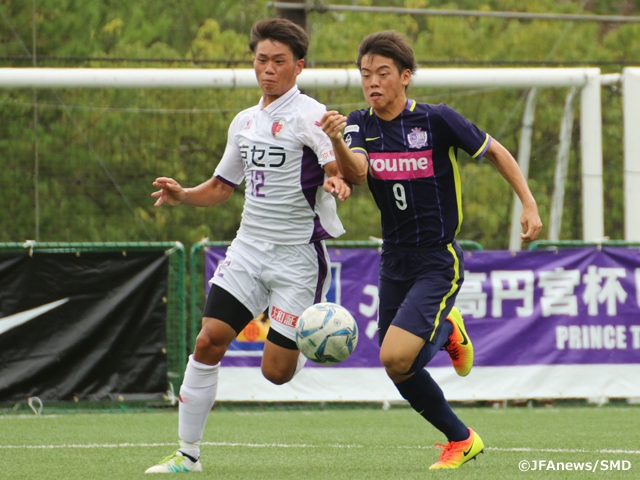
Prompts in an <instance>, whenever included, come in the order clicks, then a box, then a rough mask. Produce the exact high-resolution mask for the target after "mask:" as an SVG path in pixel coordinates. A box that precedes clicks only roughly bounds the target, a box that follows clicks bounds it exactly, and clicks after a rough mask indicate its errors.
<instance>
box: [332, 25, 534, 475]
mask: <svg viewBox="0 0 640 480" xmlns="http://www.w3.org/2000/svg"><path fill="white" fill-rule="evenodd" d="M357 65H358V68H359V69H360V73H361V76H362V89H363V92H364V96H365V100H366V101H367V103H369V105H370V107H369V108H365V109H362V110H356V111H353V112H351V113H350V114H349V116H348V118H346V117H344V116H343V115H341V114H340V113H338V112H336V111H329V112H327V113H326V114H325V115H324V117H323V119H322V128H323V130H324V132H325V133H326V134H327V135H328V136H329V137H330V138H331V141H332V144H333V147H334V152H335V155H336V160H337V163H338V167H339V170H340V172H341V173H342V175H343V176H344V178H345V179H347V180H348V181H350V182H352V183H353V184H358V185H359V184H361V183H363V182H364V180H365V179H366V180H367V182H368V184H369V188H370V190H371V193H372V195H373V197H374V199H375V201H376V204H377V205H378V208H379V209H380V213H381V218H382V236H383V246H382V256H381V259H380V273H379V299H380V303H379V312H378V334H379V342H380V360H381V362H382V364H383V365H384V367H385V369H386V372H387V374H388V376H389V378H390V379H391V380H392V381H393V382H394V384H395V386H396V388H397V389H398V391H399V392H400V394H401V395H402V397H403V398H405V399H406V400H407V401H408V402H409V404H410V405H411V407H413V408H414V409H415V410H416V411H417V412H418V413H419V414H420V415H422V416H423V417H424V418H425V419H426V420H427V421H428V422H430V423H431V424H432V425H433V426H434V427H436V428H437V429H438V430H440V431H441V432H442V433H443V434H444V435H445V436H446V437H447V441H448V443H447V444H446V445H440V446H441V448H442V452H441V454H440V458H439V460H438V462H436V463H434V464H433V465H431V467H430V469H441V468H458V467H460V466H461V465H462V464H464V463H465V462H467V461H469V460H471V459H472V458H475V457H476V456H477V455H478V454H479V453H481V452H482V451H483V449H484V444H483V442H482V439H481V438H480V436H479V435H478V434H477V433H476V432H474V431H473V430H472V429H470V428H468V427H467V426H466V425H465V424H464V423H463V422H462V421H461V420H460V419H459V418H458V417H457V416H456V414H455V413H454V412H453V410H452V409H451V407H450V406H449V404H448V403H447V401H446V399H445V397H444V394H443V392H442V390H441V389H440V387H439V386H438V384H437V383H436V382H435V381H434V380H433V378H432V377H431V376H430V375H429V373H428V372H427V370H425V369H424V367H425V366H426V365H427V363H428V362H429V361H430V360H431V359H432V358H433V356H434V355H435V354H436V353H437V352H438V350H441V349H444V350H446V351H447V352H448V353H449V356H450V358H451V362H452V364H453V366H454V368H455V370H456V372H457V373H458V374H459V375H461V376H465V375H467V374H468V373H469V372H470V370H471V367H472V366H473V346H472V343H471V340H470V339H469V337H468V335H467V333H466V330H465V327H464V321H463V319H462V316H461V315H460V312H459V311H458V309H457V308H455V307H454V303H455V299H456V295H457V294H458V292H459V290H460V286H461V285H462V282H463V280H464V265H463V255H462V250H461V249H460V247H459V245H458V244H457V243H456V240H455V236H456V234H457V233H458V232H459V231H460V225H461V222H462V204H461V185H460V176H459V172H458V166H457V153H458V149H462V150H464V151H465V152H467V153H468V154H469V155H470V156H471V157H472V158H474V159H478V158H480V157H483V156H484V157H485V158H488V159H489V161H491V163H493V164H494V165H495V166H496V168H497V169H498V171H499V172H500V173H501V175H502V176H503V177H504V178H505V179H506V180H507V181H508V182H509V184H510V185H511V187H512V188H513V189H514V190H515V192H516V193H517V195H518V196H519V198H520V200H521V201H522V204H523V213H522V216H521V219H520V220H521V223H522V226H523V230H524V233H522V234H521V238H522V240H523V241H524V242H529V241H533V240H535V239H536V237H537V236H538V234H539V232H540V229H541V228H542V222H541V221H540V217H539V215H538V207H537V204H536V201H535V199H534V197H533V195H532V194H531V192H530V190H529V187H528V185H527V182H526V180H525V178H524V176H523V175H522V172H521V171H520V169H519V167H518V164H517V162H516V161H515V159H514V158H513V157H512V156H511V154H510V153H509V152H508V150H507V149H505V148H504V147H503V146H502V145H501V144H500V143H499V142H498V141H497V140H496V139H494V138H492V137H491V136H489V135H488V134H486V133H485V132H483V131H482V130H480V129H479V128H478V127H476V126H475V125H473V124H472V123H470V122H469V121H468V120H466V119H465V118H464V117H463V116H462V115H460V114H459V113H457V112H456V111H455V110H453V109H451V108H449V107H447V106H446V105H444V104H440V105H430V104H424V103H418V102H416V101H415V100H411V99H408V98H407V95H406V89H407V87H408V86H409V84H410V82H411V76H412V75H413V74H414V73H415V71H416V69H417V64H416V61H415V58H414V55H413V51H412V50H411V47H410V46H409V45H408V43H407V42H406V40H405V39H404V37H402V36H401V35H400V34H398V33H397V32H395V31H383V32H377V33H373V34H371V35H369V36H367V37H366V38H365V39H364V40H363V41H362V42H361V44H360V46H359V48H358V60H357ZM342 130H344V133H342Z"/></svg>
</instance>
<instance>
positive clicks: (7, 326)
mask: <svg viewBox="0 0 640 480" xmlns="http://www.w3.org/2000/svg"><path fill="white" fill-rule="evenodd" d="M68 301H69V298H68V297H67V298H63V299H62V300H57V301H55V302H51V303H47V304H46V305H41V306H39V307H36V308H32V309H31V310H26V311H24V312H20V313H14V314H13V315H9V316H8V317H4V318H0V335H2V334H3V333H5V332H8V331H9V330H11V329H13V328H16V327H19V326H20V325H24V324H25V323H27V322H28V321H29V320H33V319H34V318H36V317H39V316H40V315H42V314H43V313H47V312H48V311H49V310H53V309H54V308H57V307H59V306H60V305H62V304H64V303H67V302H68Z"/></svg>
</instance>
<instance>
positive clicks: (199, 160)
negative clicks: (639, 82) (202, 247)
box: [0, 0, 640, 248]
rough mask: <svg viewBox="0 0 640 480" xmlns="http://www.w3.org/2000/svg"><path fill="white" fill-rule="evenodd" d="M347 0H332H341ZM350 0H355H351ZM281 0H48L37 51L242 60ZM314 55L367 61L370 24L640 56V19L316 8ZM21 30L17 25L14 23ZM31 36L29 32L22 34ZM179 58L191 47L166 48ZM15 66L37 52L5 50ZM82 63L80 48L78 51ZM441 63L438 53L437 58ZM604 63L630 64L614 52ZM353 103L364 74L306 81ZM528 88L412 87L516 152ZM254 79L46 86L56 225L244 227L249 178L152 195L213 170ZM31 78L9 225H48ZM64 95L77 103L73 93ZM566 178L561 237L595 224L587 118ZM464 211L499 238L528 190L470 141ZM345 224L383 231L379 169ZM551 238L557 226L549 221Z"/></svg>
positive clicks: (48, 196)
mask: <svg viewBox="0 0 640 480" xmlns="http://www.w3.org/2000/svg"><path fill="white" fill-rule="evenodd" d="M332 3H333V2H332ZM342 3H347V2H342ZM356 3H358V4H359V5H378V6H394V7H409V8H434V9H468V10H487V11H505V10H506V11H509V10H511V11H528V12H546V13H548V12H556V13H584V14H627V15H628V14H635V15H637V14H638V11H639V10H640V7H638V5H637V2H622V1H618V0H596V1H589V2H587V3H584V1H583V0H561V1H558V0H535V1H530V2H521V1H518V0H484V1H483V2H478V1H476V0H457V1H455V2H453V1H447V0H393V1H382V0H381V1H376V0H370V1H365V0H361V1H359V2H356ZM266 5H267V1H266V0H259V1H249V0H240V1H216V2H211V1H208V0H206V1H205V0H193V1H189V2H184V1H182V0H169V1H166V2H157V1H155V0H133V1H132V0H110V1H105V2H87V1H82V0H37V1H36V17H35V18H36V32H37V47H38V48H37V52H38V56H46V55H52V56H58V57H64V56H88V57H94V58H99V57H103V56H107V57H111V58H113V59H116V58H122V59H157V62H152V63H148V64H145V65H144V66H152V67H173V68H176V67H185V66H189V67H191V66H192V64H191V63H189V62H188V61H189V60H202V59H214V60H221V61H229V62H231V61H236V60H241V61H245V62H247V64H246V65H243V67H246V66H248V62H249V61H250V59H251V53H250V52H249V50H248V46H247V43H248V35H249V31H250V28H251V25H252V24H253V23H254V22H255V21H256V20H257V19H259V18H262V17H264V16H273V15H274V14H275V10H274V9H268V8H267V6H266ZM31 8H32V2H24V1H17V0H0V11H1V12H2V14H3V16H4V18H6V19H7V21H6V22H5V21H4V19H3V18H2V17H0V57H2V56H5V57H10V56H24V55H27V53H26V52H27V51H28V52H31V50H32V11H31ZM307 25H308V30H309V33H310V35H311V45H310V51H309V55H308V57H307V65H308V66H311V67H313V66H314V65H315V64H316V63H318V62H341V64H342V65H345V64H348V63H351V64H352V65H353V64H354V63H353V62H355V59H356V53H357V47H358V44H359V42H360V41H361V39H362V38H363V37H364V36H365V35H367V34H369V33H371V32H373V31H376V30H384V29H389V28H394V29H396V30H398V31H401V32H402V33H404V34H405V35H406V36H407V37H408V38H409V40H410V41H411V43H412V46H413V48H414V51H415V54H416V57H417V59H418V61H419V63H422V64H423V65H426V63H427V62H429V61H444V62H455V61H460V60H463V61H470V60H472V61H478V60H480V61H494V62H495V61H509V60H529V61H537V62H541V63H543V62H545V61H548V60H555V61H566V62H581V63H582V64H584V65H585V66H588V65H589V62H590V61H613V62H615V61H625V62H629V61H633V60H638V63H639V64H640V43H639V42H637V38H639V37H640V25H633V24H602V23H588V22H554V21H541V20H531V21H520V20H505V19H496V18H480V17H478V18H474V17H441V16H440V17H437V16H419V15H389V14H375V13H353V12H340V13H336V12H328V13H320V12H310V13H309V14H308V21H307ZM14 32H15V33H14ZM18 37H19V39H18ZM165 59H181V60H186V61H187V62H175V63H167V62H165V61H164V60H165ZM0 62H2V63H0V65H3V66H25V65H27V64H26V63H25V62H18V63H15V62H12V60H0ZM74 65H76V64H74ZM86 66H91V67H118V66H126V67H131V63H128V62H127V61H126V60H123V61H122V63H121V64H119V63H114V62H108V63H105V62H101V61H98V60H96V61H92V62H91V63H90V64H87V65H86ZM425 68H426V67H425ZM603 70H604V71H610V72H619V71H620V68H619V67H617V66H615V65H613V66H611V67H607V68H603ZM306 93H308V94H310V95H311V96H313V97H315V98H317V99H318V100H319V101H321V102H323V103H325V104H326V105H327V106H328V107H329V108H335V109H338V110H340V111H341V112H343V113H348V112H349V111H351V110H353V109H357V108H363V107H365V106H366V103H365V102H364V100H363V98H362V94H361V93H360V91H359V89H348V90H342V89H335V90H324V89H318V90H310V91H308V92H306ZM566 94H567V91H566V89H543V90H541V91H540V94H539V99H538V104H537V110H536V116H535V124H534V139H533V140H534V141H533V150H532V155H531V167H530V179H529V184H530V186H531V189H532V191H533V193H534V195H535V196H536V199H537V201H538V204H539V207H540V213H541V217H542V219H543V223H548V219H549V211H550V202H551V196H552V194H553V176H554V169H555V161H556V155H557V145H558V135H559V130H560V119H561V116H562V109H563V105H564V97H565V96H566ZM525 95H526V91H518V90H510V89H475V90H472V91H460V90H456V89H438V90H434V89H417V88H410V90H409V96H410V97H411V98H415V99H416V100H419V101H424V102H429V103H440V102H446V103H447V104H448V105H450V106H452V107H453V108H455V109H456V110H458V111H459V112H460V113H462V114H463V115H465V116H466V117H467V118H469V119H470V120H471V121H473V122H474V123H475V124H476V125H478V126H479V127H480V128H482V129H483V130H485V131H487V132H489V133H490V134H491V135H493V136H494V137H495V138H497V139H498V140H499V141H500V142H501V143H502V144H504V145H505V146H506V147H507V148H508V149H509V150H510V151H511V152H512V153H513V154H514V156H516V157H517V151H518V139H519V130H520V121H521V120H520V119H521V116H522V109H523V103H524V102H523V100H524V96H525ZM259 97H260V93H259V91H257V90H254V89H239V90H233V91H226V90H216V89H212V90H192V89H176V90H156V89H142V90H120V89H77V90H58V91H56V92H53V91H51V90H42V91H38V92H37V103H38V105H39V106H38V109H37V140H38V142H37V145H38V169H37V174H38V182H37V186H38V188H37V192H38V197H39V198H38V203H39V207H40V209H39V232H40V240H41V241H116V240H121V241H138V240H140V241H144V240H180V241H182V242H184V243H186V244H187V246H189V245H190V244H191V243H194V242H197V241H199V240H200V239H201V238H203V237H205V236H207V237H209V238H210V239H212V240H228V239H230V238H232V237H233V236H234V235H235V232H236V230H237V228H238V225H239V222H240V215H241V211H242V204H243V187H240V188H239V189H238V191H237V192H236V193H234V194H233V195H232V197H231V199H230V200H229V201H228V202H226V203H225V204H223V205H220V206H218V207H213V208H209V209H199V208H189V207H177V208H171V207H162V208H153V206H152V205H153V201H152V199H151V197H150V193H151V191H152V187H151V183H152V181H153V180H154V179H155V178H156V177H157V176H160V175H165V176H172V177H174V178H176V179H177V180H178V181H180V182H181V183H183V184H184V185H186V186H192V185H196V184H198V183H201V182H202V181H205V180H206V179H207V178H209V177H210V176H211V174H212V173H213V171H214V169H215V166H216V164H217V162H218V160H219V159H220V157H221V155H222V152H223V151H224V148H225V143H226V132H227V128H228V125H229V122H230V121H231V119H232V118H233V117H234V115H235V114H236V113H237V112H239V111H240V110H242V109H244V108H247V107H249V106H251V105H254V104H255V103H256V102H257V101H258V99H259ZM35 98H36V97H35V96H34V92H33V91H31V90H28V89H1V90H0V159H1V160H0V162H1V164H2V167H3V168H2V170H1V171H0V178H1V179H2V182H3V185H4V188H3V189H1V190H0V205H2V207H3V215H2V216H0V241H5V242H8V241H22V240H25V239H27V238H34V237H35V231H36V230H35V229H36V212H35V205H36V188H35V185H36V166H35V143H36V142H35V137H36V135H35V134H36V128H35V127H34V126H35V121H34V109H33V106H32V104H33V102H34V99H35ZM61 102H62V104H64V106H63V105H62V104H61ZM621 104H622V101H621V95H620V92H619V91H618V90H616V89H608V88H604V89H603V92H602V112H603V146H604V149H603V151H604V183H605V188H604V192H605V211H606V212H607V215H606V217H605V233H606V235H608V236H609V237H611V238H614V239H615V238H622V237H623V231H624V218H623V205H622V196H623V195H622V190H623V183H622V168H623V167H622V156H623V151H622V110H621V109H622V107H621ZM577 118H578V115H577V114H576V121H575V123H574V131H573V141H572V149H571V156H570V162H569V171H568V179H567V185H566V192H565V206H564V214H563V225H562V231H561V237H562V238H564V239H572V238H573V239H576V238H581V237H582V220H581V217H582V206H581V195H582V193H581V188H582V187H581V181H580V175H581V173H580V148H579V122H578V120H577ZM459 166H460V170H461V178H462V183H463V199H464V217H465V221H464V223H463V227H462V231H461V234H460V238H465V239H470V240H475V241H477V242H479V243H481V244H482V245H483V246H484V247H485V248H505V247H506V246H507V244H508V233H509V229H510V222H511V205H512V201H513V193H512V191H511V190H510V188H509V186H508V185H507V183H506V182H505V181H504V180H503V179H502V178H501V177H500V175H499V174H498V173H497V172H496V171H495V169H494V168H493V167H492V166H491V165H489V164H488V162H484V161H482V160H480V161H479V162H476V161H474V160H471V159H470V158H468V157H467V156H466V154H463V153H461V154H460V158H459ZM338 209H339V214H340V216H341V218H342V220H343V223H344V224H345V227H346V229H347V234H346V235H345V237H343V238H345V239H366V238H368V237H369V236H380V219H379V213H378V211H377V209H376V207H375V204H374V202H373V200H372V199H371V197H370V194H369V192H368V190H367V187H366V185H365V186H361V187H357V188H356V189H355V191H354V194H353V196H352V198H350V199H349V200H348V201H347V202H345V203H341V204H340V205H339V207H338ZM541 238H546V228H545V229H544V230H543V232H542V236H541Z"/></svg>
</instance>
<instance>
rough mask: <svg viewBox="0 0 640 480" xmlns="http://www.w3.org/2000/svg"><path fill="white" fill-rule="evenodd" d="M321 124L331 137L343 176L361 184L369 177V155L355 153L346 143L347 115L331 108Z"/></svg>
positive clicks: (355, 183) (356, 183)
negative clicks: (343, 136) (344, 131)
mask: <svg viewBox="0 0 640 480" xmlns="http://www.w3.org/2000/svg"><path fill="white" fill-rule="evenodd" d="M321 126H322V130H323V131H324V133H326V134H327V135H328V136H329V138H330V139H331V143H332V145H333V151H334V153H335V155H336V160H337V162H338V168H339V169H340V173H341V174H342V176H343V177H344V178H345V179H347V180H348V181H349V182H351V183H352V184H354V185H361V184H362V183H363V182H364V181H365V180H366V179H367V157H365V156H364V155H361V154H358V153H353V152H352V151H351V150H350V149H349V147H348V146H347V144H346V143H344V139H343V138H342V130H343V129H344V128H345V127H346V126H347V117H345V116H344V115H341V114H340V113H338V112H336V111H335V110H330V111H328V112H327V113H325V114H324V115H323V117H322V120H321Z"/></svg>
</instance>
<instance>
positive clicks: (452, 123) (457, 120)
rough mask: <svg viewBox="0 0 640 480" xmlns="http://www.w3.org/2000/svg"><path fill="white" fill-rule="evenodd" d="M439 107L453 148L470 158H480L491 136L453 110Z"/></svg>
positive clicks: (489, 142) (487, 146)
mask: <svg viewBox="0 0 640 480" xmlns="http://www.w3.org/2000/svg"><path fill="white" fill-rule="evenodd" d="M441 107H442V108H441V110H440V116H441V118H442V120H443V122H444V123H445V125H446V127H447V128H448V130H449V132H450V134H451V141H452V143H453V146H455V147H458V148H461V149H462V150H464V151H465V152H467V153H468V154H469V156H471V158H475V159H477V158H480V157H482V156H483V155H484V154H485V152H486V151H487V149H488V148H489V145H490V144H491V136H490V135H489V134H487V133H485V132H483V131H482V130H480V129H479V128H478V127H476V126H475V125H474V124H473V123H471V122H470V121H469V120H467V119H466V118H464V117H463V116H462V115H460V114H459V113H458V112H456V111H455V110H454V109H452V108H450V107H448V106H446V105H444V104H443V105H441Z"/></svg>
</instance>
